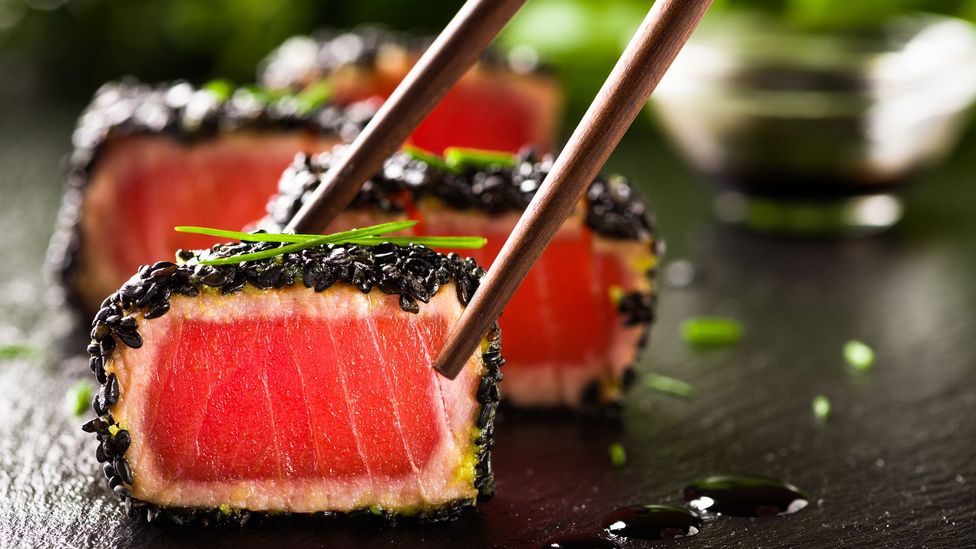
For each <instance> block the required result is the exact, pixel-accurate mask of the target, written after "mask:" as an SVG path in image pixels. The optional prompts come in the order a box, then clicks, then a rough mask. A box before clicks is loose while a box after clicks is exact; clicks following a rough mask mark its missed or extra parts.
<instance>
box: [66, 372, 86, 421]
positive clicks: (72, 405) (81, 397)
mask: <svg viewBox="0 0 976 549" xmlns="http://www.w3.org/2000/svg"><path fill="white" fill-rule="evenodd" d="M91 400H92V385H91V383H90V382H88V380H81V381H79V382H78V383H75V384H74V385H72V386H71V388H70V389H68V392H67V393H65V395H64V409H65V412H67V413H68V414H69V415H73V416H80V415H81V414H83V413H85V410H87V409H88V405H89V404H91Z"/></svg>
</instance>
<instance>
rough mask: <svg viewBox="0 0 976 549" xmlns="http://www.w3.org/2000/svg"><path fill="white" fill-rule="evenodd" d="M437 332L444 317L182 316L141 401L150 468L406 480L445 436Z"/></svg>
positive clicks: (443, 328) (174, 474)
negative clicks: (434, 357) (434, 359)
mask: <svg viewBox="0 0 976 549" xmlns="http://www.w3.org/2000/svg"><path fill="white" fill-rule="evenodd" d="M446 332H447V322H446V320H444V319H443V318H437V317H415V318H413V319H412V320H410V319H405V318H404V316H403V315H398V316H394V315H385V316H378V317H371V318H331V319H321V318H309V317H289V318H281V319H273V320H230V321H207V320H197V319H183V320H182V321H181V324H180V325H179V326H174V329H173V330H170V331H169V332H168V340H166V341H164V342H160V351H159V352H160V354H159V355H158V356H159V359H158V361H157V369H156V370H155V372H156V374H155V375H154V377H153V379H152V382H151V386H150V387H149V388H148V389H147V398H146V400H145V401H144V402H145V404H144V406H145V408H144V410H143V413H144V417H147V418H152V420H151V421H152V423H151V424H150V425H148V426H147V427H148V433H149V434H150V436H149V437H147V442H148V444H149V445H150V447H151V450H152V453H153V454H154V455H155V457H156V459H157V466H158V470H159V472H160V474H161V475H162V476H163V477H165V478H169V479H179V480H199V481H212V480H218V481H219V480H233V479H284V478H289V477H290V478H296V477H299V478H311V477H330V478H352V477H370V478H373V477H380V478H382V477H387V478H394V477H402V476H405V475H410V474H413V473H414V472H415V471H417V470H420V469H423V467H424V466H425V464H426V463H427V462H428V461H429V459H430V457H431V455H432V454H433V452H434V449H435V446H436V444H437V442H438V439H439V437H441V436H442V434H441V433H442V431H441V429H440V428H439V421H444V414H445V410H444V404H443V400H442V397H441V396H440V394H439V388H438V386H437V383H436V380H435V379H434V377H433V376H435V375H436V374H435V373H434V372H433V370H432V369H431V368H430V355H431V350H432V349H438V348H440V346H441V345H442V344H443V342H444V339H445V335H446ZM380 334H382V335H380ZM167 357H170V358H167Z"/></svg>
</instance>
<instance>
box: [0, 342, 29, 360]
mask: <svg viewBox="0 0 976 549" xmlns="http://www.w3.org/2000/svg"><path fill="white" fill-rule="evenodd" d="M36 354H37V349H35V348H34V347H31V346H30V345H24V344H19V343H14V344H11V345H0V360H13V359H15V358H29V357H32V356H34V355H36Z"/></svg>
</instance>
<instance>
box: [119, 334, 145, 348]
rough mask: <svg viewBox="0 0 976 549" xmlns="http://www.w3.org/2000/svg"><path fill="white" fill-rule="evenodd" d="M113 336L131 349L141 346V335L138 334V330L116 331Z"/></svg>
mask: <svg viewBox="0 0 976 549" xmlns="http://www.w3.org/2000/svg"><path fill="white" fill-rule="evenodd" d="M115 337H117V338H119V340H121V341H122V343H125V344H126V345H127V346H129V347H132V348H133V349H138V348H139V347H142V336H140V335H139V332H116V334H115Z"/></svg>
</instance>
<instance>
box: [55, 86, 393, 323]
mask: <svg viewBox="0 0 976 549" xmlns="http://www.w3.org/2000/svg"><path fill="white" fill-rule="evenodd" d="M377 108H378V104H376V103H375V102H372V101H363V102H360V103H355V104H352V105H349V106H335V105H328V104H325V105H321V106H316V107H315V108H313V109H308V110H306V109H303V108H302V106H301V104H300V103H298V102H297V100H296V98H295V97H288V96H285V97H284V99H280V98H279V99H275V100H270V99H269V98H267V97H263V96H262V95H261V94H260V92H255V91H253V90H250V89H248V88H241V89H239V90H233V91H232V92H231V94H230V96H229V97H223V96H221V95H220V94H219V93H217V92H214V91H212V90H209V89H207V88H197V87H194V86H193V85H191V84H189V83H188V82H185V81H180V80H177V81H174V82H169V83H166V84H161V85H158V86H150V85H147V84H141V83H139V82H136V81H134V80H131V79H127V80H123V81H120V82H109V83H107V84H105V85H103V86H102V87H101V88H99V89H98V91H97V92H95V96H94V97H93V98H92V101H91V103H90V104H89V105H88V107H86V109H85V111H84V112H82V114H81V116H80V117H79V118H78V124H77V127H76V128H75V131H74V133H73V135H72V142H73V145H74V151H73V152H72V153H71V156H70V158H69V160H68V177H67V181H66V184H65V190H64V196H63V198H62V202H61V208H60V211H59V212H58V219H57V226H56V228H55V231H54V236H53V237H52V238H51V244H50V246H49V248H48V258H47V259H48V267H49V268H50V269H51V270H52V271H53V272H54V274H55V276H56V277H57V278H58V279H59V280H60V281H61V283H62V285H63V286H64V288H65V290H66V294H67V295H66V297H67V299H68V300H69V301H70V302H72V303H73V304H75V305H80V299H79V296H78V295H77V294H78V292H77V289H76V288H75V281H74V280H73V277H74V275H75V270H76V268H77V266H78V261H79V251H80V250H81V246H82V243H81V234H80V232H81V231H80V228H79V224H80V222H81V216H82V206H83V204H84V201H85V192H86V188H87V186H88V184H89V183H90V182H91V177H92V175H93V174H94V171H95V168H96V166H97V164H98V160H99V157H100V155H101V153H102V152H103V150H104V149H105V146H106V145H107V144H108V143H109V142H111V141H113V140H115V139H119V138H124V137H129V136H137V135H159V136H166V137H170V138H173V139H177V140H179V141H181V142H186V143H192V142H196V141H201V140H207V139H216V138H218V137H220V136H221V135H223V134H227V133H231V132H261V131H280V132H286V131H303V132H308V133H311V134H315V135H336V136H339V137H340V138H341V139H343V140H345V141H350V140H352V139H353V138H354V137H355V136H356V135H357V134H358V133H359V131H360V130H362V128H363V127H365V125H366V123H368V122H369V120H370V119H371V118H372V116H373V115H374V114H375V113H376V109H377ZM235 228H237V227H235Z"/></svg>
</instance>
